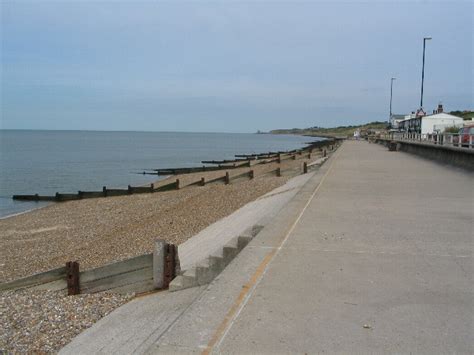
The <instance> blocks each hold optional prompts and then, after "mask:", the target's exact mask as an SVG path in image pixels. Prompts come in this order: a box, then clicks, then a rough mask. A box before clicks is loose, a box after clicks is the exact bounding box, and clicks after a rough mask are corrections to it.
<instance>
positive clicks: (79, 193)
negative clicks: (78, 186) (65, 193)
mask: <svg viewBox="0 0 474 355" xmlns="http://www.w3.org/2000/svg"><path fill="white" fill-rule="evenodd" d="M77 196H79V198H80V199H82V196H83V193H82V191H77Z"/></svg>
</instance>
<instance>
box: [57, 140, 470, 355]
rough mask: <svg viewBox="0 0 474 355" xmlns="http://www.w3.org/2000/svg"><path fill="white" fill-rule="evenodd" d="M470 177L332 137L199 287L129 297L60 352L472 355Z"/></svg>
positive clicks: (380, 148) (430, 163)
mask: <svg viewBox="0 0 474 355" xmlns="http://www.w3.org/2000/svg"><path fill="white" fill-rule="evenodd" d="M473 183H474V176H473V175H472V174H470V173H466V172H464V171H462V170H456V169H453V168H451V167H445V166H442V165H438V164H436V163H433V162H431V161H427V160H423V159H421V158H418V157H415V156H411V155H408V154H406V153H401V152H389V151H388V150H387V149H386V148H384V147H382V146H379V145H374V144H369V143H366V142H353V141H349V142H345V143H344V145H343V146H342V148H339V150H338V151H337V152H336V154H335V155H334V156H333V157H331V158H330V159H329V161H328V162H327V163H326V164H325V165H324V166H323V167H322V168H321V169H320V171H318V172H317V173H316V174H314V176H312V177H311V179H309V180H308V182H307V183H306V184H305V185H304V186H303V187H302V188H301V190H300V191H299V192H298V193H297V194H296V195H295V196H294V198H293V199H292V200H291V201H289V202H288V204H287V205H286V207H285V208H284V209H283V210H282V211H280V212H279V213H278V214H277V215H275V217H274V218H273V220H272V222H271V223H269V224H268V225H267V226H266V227H265V228H264V229H263V231H262V232H260V234H258V235H257V237H256V238H254V240H252V242H251V243H250V244H249V245H248V246H247V247H246V248H245V249H244V250H243V251H242V252H241V253H240V254H239V255H238V256H237V257H236V259H234V261H233V262H232V263H231V264H230V265H229V266H228V267H227V268H226V270H224V272H223V273H222V274H221V275H219V277H218V278H216V279H215V280H214V281H213V282H212V283H211V284H210V285H209V286H203V287H201V288H194V289H189V290H185V291H180V292H177V293H174V294H172V293H167V292H162V293H158V294H155V295H152V296H149V297H147V298H145V300H146V301H142V304H143V303H148V304H149V306H148V308H147V312H145V311H144V310H143V309H142V308H141V307H138V308H137V307H136V305H137V303H136V302H131V303H129V304H128V305H125V307H121V308H119V309H118V310H117V311H115V312H113V313H112V314H111V315H109V316H108V317H106V318H104V319H103V320H101V321H100V322H99V323H97V324H96V326H94V327H92V328H91V329H90V330H89V331H86V332H85V333H83V335H81V336H80V337H78V338H76V340H75V341H73V342H72V343H71V344H70V345H69V346H68V347H66V348H65V349H64V350H63V353H75V354H77V353H99V352H100V353H131V352H133V353H170V352H173V353H176V352H179V353H200V352H202V353H319V352H328V353H335V352H343V353H369V352H370V353H410V352H412V353H472V349H473V348H474V336H473V334H474V332H473V329H474V286H473V272H474V263H473V246H474V244H473V230H474V229H473V227H474V225H473V220H474V218H473V217H474V215H473V211H474V195H473V194H474V192H473V189H472V186H474V184H473ZM137 315H138V317H137ZM140 315H141V316H142V318H141V319H140V318H139V317H140ZM124 324H125V325H126V326H125V325H124ZM144 333H146V335H144ZM137 339H138V340H137Z"/></svg>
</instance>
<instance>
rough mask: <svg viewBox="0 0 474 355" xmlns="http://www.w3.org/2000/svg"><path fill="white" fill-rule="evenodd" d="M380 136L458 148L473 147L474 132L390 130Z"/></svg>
mask: <svg viewBox="0 0 474 355" xmlns="http://www.w3.org/2000/svg"><path fill="white" fill-rule="evenodd" d="M381 138H385V139H393V140H399V141H411V142H422V143H427V144H437V145H443V146H450V147H459V148H471V149H472V148H474V134H458V133H452V134H451V133H443V134H421V133H409V132H399V133H398V132H392V133H387V134H385V135H382V136H381Z"/></svg>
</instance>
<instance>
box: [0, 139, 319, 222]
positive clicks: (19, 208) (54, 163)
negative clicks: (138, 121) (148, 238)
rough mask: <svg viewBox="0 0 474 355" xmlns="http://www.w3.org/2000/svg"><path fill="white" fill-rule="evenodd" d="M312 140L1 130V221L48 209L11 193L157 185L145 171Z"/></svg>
mask: <svg viewBox="0 0 474 355" xmlns="http://www.w3.org/2000/svg"><path fill="white" fill-rule="evenodd" d="M309 140H315V138H308V137H303V136H295V135H272V134H245V133H183V132H99V131H39V130H0V218H5V217H7V216H11V215H14V214H18V213H23V212H26V211H29V210H32V209H35V208H39V207H42V206H45V205H47V204H48V202H24V201H15V200H13V199H12V195H14V194H35V193H38V194H40V195H54V194H55V193H56V192H61V193H75V192H77V191H78V190H83V191H91V190H101V189H102V186H107V187H109V188H126V187H127V185H129V184H130V185H134V186H137V185H143V184H146V183H150V182H153V181H156V180H158V179H159V178H161V177H158V176H156V175H143V171H144V170H145V169H158V168H180V167H192V166H202V163H201V161H202V160H222V159H233V158H234V155H235V154H254V153H263V152H269V151H284V150H292V149H296V148H301V147H304V146H305V142H308V141H309Z"/></svg>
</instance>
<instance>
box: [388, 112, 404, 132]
mask: <svg viewBox="0 0 474 355" xmlns="http://www.w3.org/2000/svg"><path fill="white" fill-rule="evenodd" d="M404 119H405V115H392V116H390V128H392V129H398V124H399V123H400V122H401V121H403V120H404Z"/></svg>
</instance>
